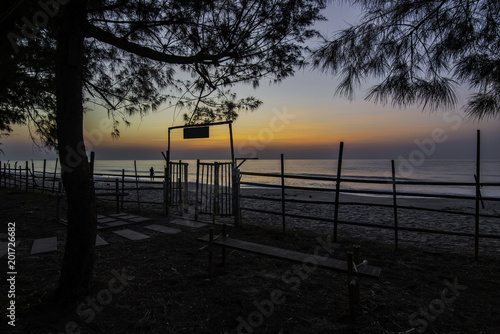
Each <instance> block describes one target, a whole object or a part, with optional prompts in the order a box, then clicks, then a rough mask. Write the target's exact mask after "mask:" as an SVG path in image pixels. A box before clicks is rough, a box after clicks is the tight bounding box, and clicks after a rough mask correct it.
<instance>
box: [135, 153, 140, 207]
mask: <svg viewBox="0 0 500 334" xmlns="http://www.w3.org/2000/svg"><path fill="white" fill-rule="evenodd" d="M134 171H135V189H136V194H137V208H138V210H139V212H140V211H141V200H140V199H139V179H138V177H137V161H136V160H134Z"/></svg>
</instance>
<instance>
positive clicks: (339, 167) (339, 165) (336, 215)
mask: <svg viewBox="0 0 500 334" xmlns="http://www.w3.org/2000/svg"><path fill="white" fill-rule="evenodd" d="M343 154H344V142H340V148H339V158H338V161H337V182H336V187H335V211H334V216H333V242H337V226H338V220H339V200H340V176H341V171H342V156H343Z"/></svg>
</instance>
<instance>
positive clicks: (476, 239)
mask: <svg viewBox="0 0 500 334" xmlns="http://www.w3.org/2000/svg"><path fill="white" fill-rule="evenodd" d="M476 145H477V146H476V210H475V211H476V212H475V229H474V260H476V261H477V260H478V257H479V199H480V197H481V130H477V144H476Z"/></svg>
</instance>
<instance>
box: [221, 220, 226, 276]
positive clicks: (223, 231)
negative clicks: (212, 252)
mask: <svg viewBox="0 0 500 334" xmlns="http://www.w3.org/2000/svg"><path fill="white" fill-rule="evenodd" d="M222 237H223V238H226V237H227V232H226V224H223V225H222ZM221 252H222V254H221V257H222V266H223V267H224V266H226V247H225V246H222V251H221Z"/></svg>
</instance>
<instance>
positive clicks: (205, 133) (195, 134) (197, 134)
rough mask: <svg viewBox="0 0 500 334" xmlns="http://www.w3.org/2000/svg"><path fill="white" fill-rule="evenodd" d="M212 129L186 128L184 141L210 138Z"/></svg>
mask: <svg viewBox="0 0 500 334" xmlns="http://www.w3.org/2000/svg"><path fill="white" fill-rule="evenodd" d="M209 129H210V127H208V126H204V127H196V128H184V139H194V138H209V137H210V136H209Z"/></svg>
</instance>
